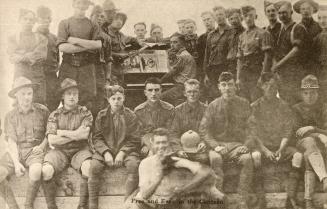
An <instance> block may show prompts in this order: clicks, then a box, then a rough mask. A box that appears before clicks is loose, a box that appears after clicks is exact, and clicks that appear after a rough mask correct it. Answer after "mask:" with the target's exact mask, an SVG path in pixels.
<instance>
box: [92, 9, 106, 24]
mask: <svg viewBox="0 0 327 209" xmlns="http://www.w3.org/2000/svg"><path fill="white" fill-rule="evenodd" d="M91 20H92V21H93V22H96V23H98V25H99V26H101V25H103V23H105V21H106V15H105V14H104V12H101V13H96V14H94V15H92V17H91Z"/></svg>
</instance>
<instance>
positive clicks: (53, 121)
mask: <svg viewBox="0 0 327 209" xmlns="http://www.w3.org/2000/svg"><path fill="white" fill-rule="evenodd" d="M57 129H58V116H57V112H56V111H55V112H52V113H51V114H50V116H49V118H48V123H47V132H46V136H48V135H49V134H52V135H57Z"/></svg>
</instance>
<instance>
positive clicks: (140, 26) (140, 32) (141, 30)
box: [134, 22, 147, 42]
mask: <svg viewBox="0 0 327 209" xmlns="http://www.w3.org/2000/svg"><path fill="white" fill-rule="evenodd" d="M134 33H135V35H136V39H137V40H138V41H139V42H144V41H145V35H146V33H147V31H146V24H145V23H144V22H138V23H136V24H135V25H134Z"/></svg>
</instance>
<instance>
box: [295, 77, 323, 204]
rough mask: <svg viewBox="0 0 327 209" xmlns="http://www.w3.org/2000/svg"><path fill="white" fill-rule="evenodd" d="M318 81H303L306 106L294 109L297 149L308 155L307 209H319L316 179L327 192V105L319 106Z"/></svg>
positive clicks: (304, 79) (303, 99)
mask: <svg viewBox="0 0 327 209" xmlns="http://www.w3.org/2000/svg"><path fill="white" fill-rule="evenodd" d="M318 92H319V84H318V79H317V78H316V77H315V76H313V75H308V76H306V77H305V78H303V80H302V84H301V96H302V102H300V103H298V104H296V105H294V107H293V109H294V112H295V115H296V127H295V128H296V129H295V130H296V134H295V136H296V138H297V140H298V141H297V146H298V147H299V149H300V150H301V151H302V152H303V153H304V163H305V178H304V181H305V184H304V185H305V189H304V190H305V192H304V200H305V206H306V209H315V206H314V202H313V195H314V193H315V185H316V178H317V176H318V178H319V181H320V182H322V183H323V191H324V192H326V191H327V169H326V166H325V162H324V161H326V160H327V156H326V155H325V156H323V154H322V153H326V151H327V140H326V139H327V131H326V130H327V127H326V114H327V106H326V104H323V103H320V102H319V99H318V97H319V93H318Z"/></svg>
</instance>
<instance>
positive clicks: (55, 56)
mask: <svg viewBox="0 0 327 209" xmlns="http://www.w3.org/2000/svg"><path fill="white" fill-rule="evenodd" d="M36 18H37V23H38V25H39V26H38V28H37V32H38V33H40V34H42V35H44V36H45V37H47V38H48V53H47V58H46V60H45V62H44V65H43V66H44V74H45V85H46V104H47V107H48V108H49V110H50V112H52V111H54V110H55V109H57V107H58V105H59V103H60V98H58V97H56V96H55V95H54V94H53V92H56V91H57V89H58V87H59V79H58V77H57V72H58V66H59V50H58V48H57V37H56V36H55V35H54V34H52V33H50V30H49V27H50V23H51V21H52V12H51V10H50V9H49V8H48V7H45V6H40V7H38V8H37V10H36Z"/></svg>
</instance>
